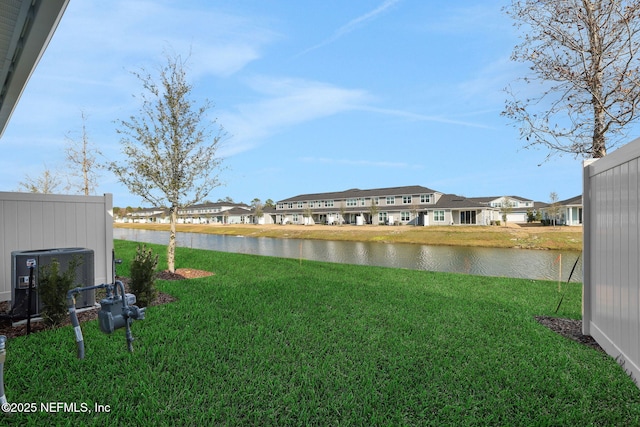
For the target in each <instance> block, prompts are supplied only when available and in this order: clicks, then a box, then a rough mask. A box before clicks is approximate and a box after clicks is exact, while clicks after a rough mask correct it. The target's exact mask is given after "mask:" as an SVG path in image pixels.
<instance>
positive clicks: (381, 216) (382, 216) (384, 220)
mask: <svg viewBox="0 0 640 427" xmlns="http://www.w3.org/2000/svg"><path fill="white" fill-rule="evenodd" d="M378 223H382V224H386V223H387V213H386V212H379V213H378Z"/></svg>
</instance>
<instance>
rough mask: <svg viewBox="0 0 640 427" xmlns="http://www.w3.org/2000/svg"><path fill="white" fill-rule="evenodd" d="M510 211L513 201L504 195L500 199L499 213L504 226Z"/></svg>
mask: <svg viewBox="0 0 640 427" xmlns="http://www.w3.org/2000/svg"><path fill="white" fill-rule="evenodd" d="M511 212H513V203H512V202H511V199H509V198H508V197H506V196H505V197H503V198H502V199H501V200H500V215H501V216H502V221H504V226H505V227H506V226H507V218H508V217H509V214H510V213H511Z"/></svg>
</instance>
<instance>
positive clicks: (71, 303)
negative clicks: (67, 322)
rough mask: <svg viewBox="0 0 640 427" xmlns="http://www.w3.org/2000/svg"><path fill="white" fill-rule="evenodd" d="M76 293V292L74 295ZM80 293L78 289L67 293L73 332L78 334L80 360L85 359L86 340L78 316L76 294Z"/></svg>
mask: <svg viewBox="0 0 640 427" xmlns="http://www.w3.org/2000/svg"><path fill="white" fill-rule="evenodd" d="M74 291H76V292H75V293H74ZM77 292H79V291H77V289H72V290H70V291H69V292H67V308H68V309H69V317H71V325H72V326H73V331H74V332H75V334H76V344H77V346H78V359H84V338H83V337H82V329H81V328H80V322H78V315H77V314H76V298H75V294H76V293H77Z"/></svg>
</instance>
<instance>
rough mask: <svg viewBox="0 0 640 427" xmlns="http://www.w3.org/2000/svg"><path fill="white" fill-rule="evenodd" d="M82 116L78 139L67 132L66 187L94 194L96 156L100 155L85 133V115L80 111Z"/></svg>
mask: <svg viewBox="0 0 640 427" xmlns="http://www.w3.org/2000/svg"><path fill="white" fill-rule="evenodd" d="M80 115H81V117H82V129H81V133H80V138H79V139H74V138H72V137H71V135H70V134H67V137H66V139H67V142H68V145H67V148H66V150H65V154H66V157H67V163H68V165H69V167H68V169H67V170H68V176H67V180H68V187H67V189H76V190H78V191H79V192H80V193H81V194H84V195H85V196H88V195H90V194H95V192H96V188H97V187H98V178H100V176H99V175H98V169H99V167H100V165H99V164H98V162H97V161H96V156H97V155H101V154H102V153H100V150H99V149H98V148H97V147H96V146H95V145H94V144H92V143H91V142H90V140H89V134H88V133H87V115H86V114H85V112H84V111H81V112H80Z"/></svg>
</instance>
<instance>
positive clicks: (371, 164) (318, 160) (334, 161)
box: [299, 157, 423, 169]
mask: <svg viewBox="0 0 640 427" xmlns="http://www.w3.org/2000/svg"><path fill="white" fill-rule="evenodd" d="M299 160H300V161H302V162H306V163H323V164H330V165H344V166H365V167H375V168H398V169H422V168H423V166H422V165H416V164H410V163H406V162H390V161H373V160H351V159H333V158H329V157H302V158H300V159H299Z"/></svg>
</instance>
